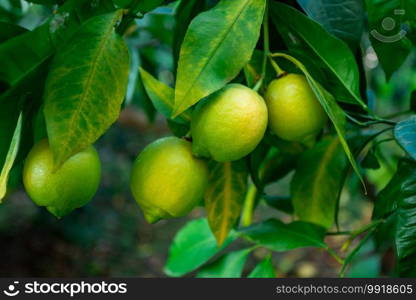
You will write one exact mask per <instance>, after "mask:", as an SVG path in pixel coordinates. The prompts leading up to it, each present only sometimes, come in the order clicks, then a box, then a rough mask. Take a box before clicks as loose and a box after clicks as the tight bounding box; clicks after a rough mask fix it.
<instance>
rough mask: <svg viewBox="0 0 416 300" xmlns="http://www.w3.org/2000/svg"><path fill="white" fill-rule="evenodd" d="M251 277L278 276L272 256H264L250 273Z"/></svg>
mask: <svg viewBox="0 0 416 300" xmlns="http://www.w3.org/2000/svg"><path fill="white" fill-rule="evenodd" d="M248 277H249V278H276V269H275V267H274V266H273V261H272V256H271V255H269V256H268V257H266V258H264V259H263V260H262V261H261V262H259V263H258V264H257V266H256V267H255V268H254V269H253V271H251V273H250V274H249V275H248Z"/></svg>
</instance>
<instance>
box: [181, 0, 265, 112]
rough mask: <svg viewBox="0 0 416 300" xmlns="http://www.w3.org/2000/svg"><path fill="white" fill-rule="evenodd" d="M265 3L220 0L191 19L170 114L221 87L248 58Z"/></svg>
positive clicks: (256, 37)
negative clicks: (172, 108)
mask: <svg viewBox="0 0 416 300" xmlns="http://www.w3.org/2000/svg"><path fill="white" fill-rule="evenodd" d="M265 4H266V1H265V0H240V1H227V0H222V1H220V3H219V4H218V5H216V6H215V7H214V8H213V9H211V10H209V11H206V12H203V13H201V14H199V15H198V16H197V17H196V18H195V19H194V20H193V21H192V22H191V24H190V25H189V27H188V31H187V32H186V35H185V39H184V41H183V43H182V47H181V50H180V57H179V63H178V72H177V81H176V88H175V110H174V113H173V115H174V116H177V115H179V114H180V113H181V112H183V111H185V110H186V109H187V108H188V107H190V106H192V105H193V104H195V103H196V102H198V101H199V100H200V99H202V98H203V97H205V96H208V95H209V94H211V93H213V92H215V91H216V90H218V89H220V88H221V87H223V86H224V85H225V84H226V83H227V82H229V81H230V80H232V79H233V78H234V77H235V76H237V74H238V73H239V72H240V70H241V69H242V68H243V67H244V65H245V64H246V63H247V62H248V61H249V60H250V57H251V55H252V52H253V49H254V47H255V45H256V43H257V40H258V38H259V34H260V27H261V23H262V19H263V14H264V9H265Z"/></svg>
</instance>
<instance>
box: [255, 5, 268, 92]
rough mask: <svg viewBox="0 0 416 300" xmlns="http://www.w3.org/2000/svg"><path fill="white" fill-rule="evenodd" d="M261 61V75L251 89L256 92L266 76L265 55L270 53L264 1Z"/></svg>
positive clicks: (266, 10) (266, 11) (266, 12)
mask: <svg viewBox="0 0 416 300" xmlns="http://www.w3.org/2000/svg"><path fill="white" fill-rule="evenodd" d="M263 51H264V53H263V62H262V67H261V76H260V79H259V80H258V81H257V82H256V84H255V86H254V87H253V90H255V91H256V92H258V91H259V89H260V87H261V86H262V85H263V82H264V78H265V77H266V69H267V57H269V54H270V42H269V8H268V4H267V2H266V9H265V11H264V18H263Z"/></svg>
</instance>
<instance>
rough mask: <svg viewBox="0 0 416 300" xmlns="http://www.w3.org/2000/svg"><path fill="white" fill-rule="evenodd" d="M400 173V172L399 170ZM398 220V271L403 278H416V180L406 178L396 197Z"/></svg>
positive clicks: (412, 177)
mask: <svg viewBox="0 0 416 300" xmlns="http://www.w3.org/2000/svg"><path fill="white" fill-rule="evenodd" d="M399 171H400V170H399ZM396 199H397V207H398V220H397V226H396V236H395V244H396V250H397V257H398V271H399V274H400V276H402V277H415V276H416V268H415V265H416V178H415V176H411V177H408V178H406V179H405V180H404V181H403V183H402V185H401V191H400V194H398V195H396Z"/></svg>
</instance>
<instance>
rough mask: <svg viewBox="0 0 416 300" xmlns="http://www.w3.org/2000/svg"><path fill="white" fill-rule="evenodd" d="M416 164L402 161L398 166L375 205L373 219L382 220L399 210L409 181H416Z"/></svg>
mask: <svg viewBox="0 0 416 300" xmlns="http://www.w3.org/2000/svg"><path fill="white" fill-rule="evenodd" d="M415 168H416V164H414V163H412V162H410V161H407V160H401V161H399V164H398V166H397V172H396V174H394V176H393V178H392V179H391V180H390V182H389V183H388V184H387V186H386V187H385V188H384V189H383V190H382V191H381V192H380V193H379V194H378V196H377V200H376V203H375V205H374V212H373V219H380V218H383V217H385V216H386V215H388V214H390V213H392V212H393V211H395V210H396V209H397V201H398V197H399V196H400V193H401V191H402V189H403V184H404V183H405V182H406V180H407V179H409V180H416V173H415Z"/></svg>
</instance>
